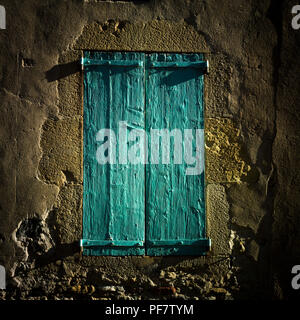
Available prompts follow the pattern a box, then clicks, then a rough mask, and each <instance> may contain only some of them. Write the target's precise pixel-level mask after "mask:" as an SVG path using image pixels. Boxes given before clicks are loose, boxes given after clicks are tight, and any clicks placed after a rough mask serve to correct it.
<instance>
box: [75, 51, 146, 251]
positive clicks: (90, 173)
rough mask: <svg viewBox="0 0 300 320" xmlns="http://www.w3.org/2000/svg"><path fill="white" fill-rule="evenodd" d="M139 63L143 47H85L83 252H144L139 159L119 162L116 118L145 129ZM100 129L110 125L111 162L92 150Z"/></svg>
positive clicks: (97, 144)
mask: <svg viewBox="0 0 300 320" xmlns="http://www.w3.org/2000/svg"><path fill="white" fill-rule="evenodd" d="M143 64H144V54H143V53H101V52H85V53H84V58H83V65H84V131H83V134H84V152H83V154H84V173H83V179H84V180H83V181H84V182H83V183H84V188H83V239H82V240H81V245H82V246H83V248H84V254H85V255H118V256H120V255H143V254H144V238H145V234H144V233H145V201H144V199H145V196H144V195H145V187H144V185H145V179H144V173H145V170H144V165H143V164H130V163H127V164H120V163H119V160H120V158H119V151H120V152H121V150H119V148H120V146H121V148H123V147H125V148H126V143H125V144H124V143H121V144H119V141H118V139H119V138H120V136H119V131H118V129H119V121H126V122H127V128H130V129H132V128H135V129H138V128H140V129H144V67H143ZM101 129H110V130H112V131H113V132H114V133H115V137H116V139H117V141H116V142H117V143H116V144H115V143H114V141H113V137H112V138H111V139H108V138H107V137H106V139H108V140H107V141H108V142H106V140H104V143H106V146H108V145H109V148H110V149H111V151H112V152H111V153H110V155H111V158H112V159H114V157H115V160H116V161H115V163H114V164H109V163H107V164H99V163H98V162H97V158H96V154H97V152H99V153H98V154H97V155H98V157H99V156H100V155H101V154H102V155H103V152H102V153H101V152H100V151H101V150H102V151H103V149H101V148H100V149H99V147H100V146H101V145H102V143H103V134H104V133H105V132H104V133H103V132H102V136H101V134H100V133H99V130H101ZM130 129H126V128H125V130H126V131H125V133H124V132H122V133H121V136H122V138H124V136H126V135H128V133H129V131H130ZM106 133H107V132H106ZM97 134H98V136H97ZM97 140H99V141H97ZM132 143H133V142H132ZM132 143H131V144H132ZM114 146H115V147H116V149H115V154H114V152H113V150H114ZM102 147H104V146H103V145H102ZM127 147H130V145H127ZM107 155H108V153H107V152H106V153H104V156H107ZM98 159H99V158H98Z"/></svg>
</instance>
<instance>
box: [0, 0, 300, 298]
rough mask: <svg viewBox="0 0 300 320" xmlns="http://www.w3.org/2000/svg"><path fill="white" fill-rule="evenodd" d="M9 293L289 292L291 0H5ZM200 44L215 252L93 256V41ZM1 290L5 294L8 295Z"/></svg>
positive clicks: (177, 48)
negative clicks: (86, 84)
mask: <svg viewBox="0 0 300 320" xmlns="http://www.w3.org/2000/svg"><path fill="white" fill-rule="evenodd" d="M1 4H2V5H4V6H5V8H6V12H7V29H6V30H0V43H1V46H0V83H1V91H0V96H1V98H0V105H1V113H0V117H1V118H0V123H1V125H0V136H1V149H0V169H1V171H0V172H1V181H0V210H1V211H0V216H1V222H0V264H2V265H4V266H5V268H6V270H7V276H8V279H7V280H8V281H7V290H6V291H2V292H1V294H2V298H6V299H11V298H23V299H29V298H35V299H46V298H48V299H54V298H55V299H65V298H74V299H76V298H78V299H85V298H88V299H105V298H119V299H140V298H142V299H146V298H151V297H177V298H189V299H249V298H255V299H263V298H277V299H280V298H290V297H293V296H294V295H295V292H294V291H293V290H292V289H291V287H290V281H291V273H290V272H291V268H292V266H293V265H294V264H297V263H298V264H299V261H300V251H299V250H300V249H299V245H298V244H299V243H300V236H299V231H298V230H299V228H300V220H299V214H298V209H297V208H298V202H299V199H300V197H299V188H298V187H299V173H298V170H297V165H298V164H299V156H298V155H297V152H296V147H297V142H298V140H299V139H300V133H299V129H298V127H299V115H298V113H297V111H298V105H297V103H298V96H297V94H298V92H299V84H298V83H297V80H298V77H299V76H298V74H299V72H298V71H299V68H300V64H299V62H298V61H297V46H298V48H299V40H300V39H299V38H300V35H299V34H300V31H298V33H297V31H295V30H293V29H291V26H290V20H291V17H292V15H291V14H290V11H291V7H292V6H293V3H292V2H291V1H282V2H278V1H259V0H253V1H242V0H234V1H226V2H220V1H216V0H211V1H192V0H190V1H189V0H178V1H175V0H163V1H155V0H149V1H125V2H122V1H93V0H90V1H87V0H85V1H83V0H82V1H80V0H77V1H76V0H73V1H71V0H70V1H64V2H62V1H56V0H51V1H48V2H47V3H46V2H45V3H44V2H43V1H37V0H31V1H25V2H21V3H20V2H19V1H11V0H10V1H8V0H7V1H2V3H1ZM85 49H86V50H101V51H105V50H117V51H123V50H126V51H147V52H148V51H150V52H151V51H152V52H158V51H159V52H201V53H204V54H205V57H206V58H207V59H208V60H209V62H210V73H209V74H208V75H206V76H205V116H206V124H205V126H206V127H205V129H206V184H207V187H206V193H207V224H208V230H207V232H208V237H210V238H211V239H212V249H211V251H210V252H209V254H208V255H207V256H206V257H196V258H190V257H155V258H154V257H122V258H120V257H84V256H82V254H81V252H80V247H79V239H80V238H81V227H82V226H81V219H82V72H81V70H80V65H79V59H80V57H81V56H82V50H85ZM0 297H1V295H0Z"/></svg>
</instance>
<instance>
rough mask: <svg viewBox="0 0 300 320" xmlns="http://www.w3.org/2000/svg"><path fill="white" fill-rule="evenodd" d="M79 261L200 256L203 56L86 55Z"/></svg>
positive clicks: (205, 241) (202, 226)
mask: <svg viewBox="0 0 300 320" xmlns="http://www.w3.org/2000/svg"><path fill="white" fill-rule="evenodd" d="M82 63H83V66H84V129H83V132H84V150H83V154H84V155H83V165H84V168H83V170H84V180H83V183H84V186H83V190H84V191H83V239H82V240H81V245H82V246H83V250H84V254H85V255H117V256H121V255H150V256H157V255H201V254H205V252H206V251H207V249H208V247H209V239H206V238H205V187H204V116H203V75H204V73H205V72H206V70H207V62H206V61H203V56H202V55H201V54H162V53H153V54H145V53H140V52H96V51H86V52H84V57H83V61H82Z"/></svg>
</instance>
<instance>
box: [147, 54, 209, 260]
mask: <svg viewBox="0 0 300 320" xmlns="http://www.w3.org/2000/svg"><path fill="white" fill-rule="evenodd" d="M201 60H203V57H202V55H200V54H189V55H185V54H150V55H148V56H147V62H146V129H147V131H148V132H149V131H150V129H151V128H152V129H168V130H169V132H170V131H171V130H173V129H180V132H181V133H182V139H183V138H184V129H193V131H192V133H193V137H194V139H193V151H194V155H195V150H196V146H195V139H196V129H204V114H203V74H204V72H205V70H206V67H207V66H206V62H199V61H201ZM177 133H178V132H177ZM200 133H201V131H200ZM150 135H151V134H150V133H149V136H150ZM179 135H180V134H179ZM187 137H188V135H187ZM199 138H200V139H199V140H200V145H199V148H200V163H201V165H200V166H201V168H202V169H201V170H202V173H201V174H198V175H187V174H186V170H187V168H188V167H194V166H195V164H187V163H185V162H184V152H185V150H186V149H187V151H188V148H187V146H188V144H187V143H186V144H184V148H183V150H182V153H181V154H182V159H183V160H182V161H183V162H182V164H176V163H174V162H175V161H174V160H175V158H174V143H175V142H174V141H173V138H171V139H170V140H171V143H170V164H162V152H160V153H161V157H160V163H159V164H153V163H152V164H148V165H147V166H146V247H147V255H151V256H158V255H200V254H204V252H205V251H206V250H207V249H208V247H209V244H210V243H209V240H208V239H205V197H204V171H203V170H204V134H203V131H202V133H201V134H200V135H199ZM149 140H150V141H151V146H152V144H153V139H150V138H149ZM176 150H178V148H177V149H176ZM179 151H180V149H179ZM177 156H178V154H177ZM176 162H178V158H177V160H176Z"/></svg>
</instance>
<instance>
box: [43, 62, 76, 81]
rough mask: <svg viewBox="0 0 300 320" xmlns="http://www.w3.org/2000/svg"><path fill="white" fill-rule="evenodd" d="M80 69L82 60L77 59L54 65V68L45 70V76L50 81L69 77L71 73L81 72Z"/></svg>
mask: <svg viewBox="0 0 300 320" xmlns="http://www.w3.org/2000/svg"><path fill="white" fill-rule="evenodd" d="M80 70H81V65H80V61H78V60H77V61H72V62H69V63H64V64H59V65H56V66H54V67H53V68H51V69H50V70H48V71H46V72H45V77H46V79H47V81H48V82H53V81H57V80H60V79H62V78H65V77H68V76H70V75H71V74H74V73H77V72H79V71H80Z"/></svg>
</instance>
